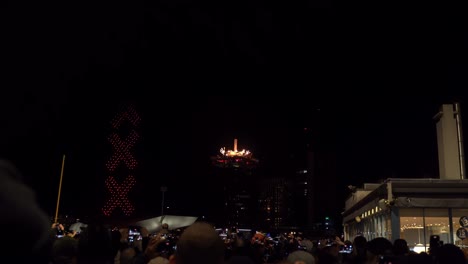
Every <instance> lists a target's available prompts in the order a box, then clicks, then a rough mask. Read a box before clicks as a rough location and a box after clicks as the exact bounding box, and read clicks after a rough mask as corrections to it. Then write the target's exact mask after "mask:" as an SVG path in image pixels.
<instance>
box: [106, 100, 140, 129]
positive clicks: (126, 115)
mask: <svg viewBox="0 0 468 264" xmlns="http://www.w3.org/2000/svg"><path fill="white" fill-rule="evenodd" d="M125 120H128V121H129V122H130V123H132V124H133V126H138V124H139V123H140V121H141V118H140V116H139V115H138V113H137V111H136V110H135V108H134V107H133V106H131V105H130V106H128V107H127V110H126V111H124V112H121V113H119V114H117V115H116V116H115V117H114V119H112V121H111V125H112V127H114V128H115V129H118V128H119V127H120V125H121V124H122V123H123V122H124V121H125Z"/></svg>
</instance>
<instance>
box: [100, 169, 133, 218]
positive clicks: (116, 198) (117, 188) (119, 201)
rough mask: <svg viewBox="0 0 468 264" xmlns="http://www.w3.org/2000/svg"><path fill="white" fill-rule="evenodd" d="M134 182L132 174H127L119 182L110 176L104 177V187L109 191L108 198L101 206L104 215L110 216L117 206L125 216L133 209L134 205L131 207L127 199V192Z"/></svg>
mask: <svg viewBox="0 0 468 264" xmlns="http://www.w3.org/2000/svg"><path fill="white" fill-rule="evenodd" d="M135 182H136V181H135V178H134V177H133V176H132V175H129V176H128V177H127V178H126V179H125V180H124V181H123V183H121V184H119V183H118V182H117V181H116V180H115V178H114V177H112V176H109V177H108V178H107V179H106V187H107V190H108V191H109V193H110V198H109V200H108V201H107V202H106V204H105V205H104V207H103V208H102V212H103V214H104V215H106V216H110V215H111V214H112V212H113V211H114V210H115V208H118V207H120V208H121V209H122V211H123V213H124V214H125V215H127V216H128V215H130V214H131V213H132V212H133V211H134V210H135V207H133V205H132V204H131V203H130V200H129V199H128V192H129V191H130V189H131V188H132V187H133V186H134V185H135Z"/></svg>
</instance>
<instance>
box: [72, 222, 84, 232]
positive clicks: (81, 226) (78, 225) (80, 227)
mask: <svg viewBox="0 0 468 264" xmlns="http://www.w3.org/2000/svg"><path fill="white" fill-rule="evenodd" d="M86 227H88V225H87V224H84V223H81V222H76V223H74V224H72V225H71V226H70V228H68V230H70V231H75V232H77V233H79V232H81V231H82V230H83V229H85V228H86Z"/></svg>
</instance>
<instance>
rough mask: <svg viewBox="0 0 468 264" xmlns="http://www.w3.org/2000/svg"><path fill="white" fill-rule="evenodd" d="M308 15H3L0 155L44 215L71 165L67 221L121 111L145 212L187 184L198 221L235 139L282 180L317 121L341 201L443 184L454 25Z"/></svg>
mask: <svg viewBox="0 0 468 264" xmlns="http://www.w3.org/2000/svg"><path fill="white" fill-rule="evenodd" d="M311 3H312V2H305V1H304V2H298V3H297V4H288V5H287V6H286V8H285V7H279V6H273V5H270V4H266V3H260V2H255V4H251V6H250V8H248V9H243V8H241V7H242V5H241V3H237V4H232V6H229V4H226V6H222V7H219V9H216V10H215V8H214V7H213V6H210V5H208V3H201V2H195V1H192V2H190V1H187V2H183V3H182V2H180V3H179V4H178V5H172V4H168V3H164V2H162V1H161V2H158V4H159V5H158V8H156V9H153V10H146V11H144V12H136V11H128V10H127V11H126V12H114V13H112V14H104V13H98V12H85V13H79V14H78V13H73V14H68V13H61V14H55V13H41V14H39V13H32V12H31V13H23V12H10V14H9V16H7V19H8V21H9V22H10V23H11V24H12V26H11V27H10V28H9V31H8V32H7V33H6V34H7V37H6V38H5V39H7V43H6V44H7V50H8V51H9V52H8V54H7V56H6V59H5V60H4V61H3V62H4V63H5V64H6V66H7V67H6V68H7V70H6V71H5V72H4V74H5V76H6V82H5V83H8V85H2V96H1V104H0V105H1V106H0V107H1V108H0V110H1V112H0V118H1V121H2V124H4V125H2V130H1V132H0V133H1V134H0V135H1V138H2V139H3V140H2V141H1V142H0V143H1V144H2V155H3V156H4V157H8V158H10V159H12V160H13V161H14V162H15V163H16V164H17V166H18V167H19V168H20V169H21V170H22V172H23V173H24V176H25V179H26V181H27V182H28V183H29V184H31V185H32V186H33V187H34V188H35V190H36V191H37V193H38V197H39V200H40V202H41V204H42V206H43V207H44V208H46V209H47V210H48V211H49V212H52V211H53V210H54V206H55V203H54V199H55V195H56V194H55V193H56V188H57V181H58V176H59V169H60V161H61V154H62V153H67V155H68V159H69V161H68V162H69V163H67V169H66V180H65V181H66V182H65V183H64V184H65V185H64V187H66V189H64V205H63V207H64V208H66V209H64V210H69V211H72V210H74V209H76V208H77V207H78V202H77V199H73V198H72V197H74V196H78V197H84V196H85V195H83V193H88V192H98V191H99V188H98V186H97V185H96V184H95V182H97V181H98V179H99V177H101V174H102V171H101V170H102V164H103V160H104V159H105V157H104V155H103V154H102V152H105V151H106V148H108V146H106V143H107V142H106V140H105V137H106V135H107V133H108V128H107V127H106V126H107V124H108V123H107V122H108V120H110V118H112V116H113V115H114V113H115V112H116V111H117V110H118V109H119V107H121V105H122V104H123V103H125V102H129V101H130V102H133V103H135V105H136V106H137V108H138V109H139V110H140V113H141V115H142V118H143V123H142V130H141V133H142V135H143V138H144V141H143V143H142V144H141V146H140V147H139V148H138V151H139V155H140V156H139V158H140V159H141V161H142V169H141V170H140V171H139V175H140V176H139V177H143V178H144V179H145V180H144V182H147V183H151V184H153V185H154V190H155V191H154V193H151V194H148V196H147V197H146V198H145V200H146V199H147V201H148V202H147V203H148V204H149V205H147V207H148V208H149V207H151V204H154V205H155V206H154V207H155V208H157V209H154V210H155V211H154V214H157V213H158V212H159V211H158V210H159V191H158V189H159V186H160V184H163V183H164V184H168V185H169V186H170V190H171V192H172V195H173V196H175V195H176V194H175V193H176V191H174V189H176V187H174V185H176V184H180V182H185V184H182V186H180V187H177V190H178V192H180V193H183V194H185V195H187V196H189V195H190V196H192V195H193V194H198V195H197V196H200V198H196V199H190V202H188V203H187V204H184V205H183V206H182V205H180V204H179V205H180V206H181V207H184V209H187V210H188V211H189V212H190V213H200V212H201V211H203V210H202V209H201V207H200V206H199V204H200V203H202V202H207V201H209V199H210V197H209V196H208V195H206V193H207V192H208V190H209V188H211V187H209V186H212V185H210V184H212V183H211V182H210V181H209V180H208V179H209V177H208V176H207V174H209V173H210V170H209V156H210V155H213V154H215V153H216V152H217V151H218V149H219V148H220V147H221V146H223V145H229V146H230V145H231V144H232V138H233V137H238V138H239V139H240V144H241V146H243V145H244V144H245V146H246V147H248V148H249V149H251V150H252V151H253V152H254V154H256V156H257V157H258V158H260V159H261V160H262V162H263V164H264V165H263V167H264V172H263V173H264V174H269V175H270V174H271V175H275V174H281V173H283V172H284V171H285V170H286V168H282V167H281V166H279V167H278V164H279V162H281V161H284V160H287V159H288V158H289V157H290V152H291V151H290V149H291V148H292V145H293V144H295V138H294V135H295V133H297V131H300V130H301V129H303V127H313V126H317V122H316V120H315V119H314V118H311V116H312V115H313V113H316V112H317V109H320V116H321V119H322V122H321V123H320V131H321V133H322V135H323V136H322V137H321V140H323V141H324V142H326V144H325V145H326V148H327V151H329V152H330V153H333V156H334V157H336V170H337V177H338V179H339V180H338V181H339V183H338V184H337V192H339V193H340V194H339V196H338V197H337V198H336V199H337V200H338V201H340V202H343V199H344V197H345V196H346V188H345V186H346V185H348V184H354V185H360V184H362V183H363V182H365V181H377V180H379V179H383V178H388V177H436V176H437V173H438V168H437V149H436V137H435V124H434V123H433V121H432V116H433V115H434V114H435V113H436V111H437V110H438V107H439V105H440V104H441V103H443V102H449V101H451V100H454V99H458V100H460V101H462V103H463V102H464V103H466V102H468V101H467V100H466V97H465V94H464V92H463V89H464V88H465V89H466V86H467V83H468V80H467V76H466V70H467V69H468V68H467V67H466V66H464V65H466V58H467V56H466V55H467V52H466V50H467V49H466V48H467V40H468V37H467V32H466V31H462V30H461V28H462V26H461V25H463V24H464V23H463V21H462V19H459V18H458V16H457V15H452V16H442V15H430V14H415V13H405V14H403V13H393V14H369V13H364V12H354V13H352V14H351V13H346V12H344V11H342V10H340V9H335V8H324V9H316V8H312V7H314V5H313V4H311ZM316 3H317V4H319V3H318V2H316ZM327 3H329V2H322V4H327ZM337 4H339V3H335V2H334V3H333V5H334V6H335V5H337ZM293 5H294V6H293ZM220 10H224V11H220ZM237 11H239V12H237ZM416 91H418V92H416ZM467 105H468V104H467ZM465 108H467V107H465ZM466 116H468V114H465V119H466ZM467 123H468V120H467V121H465V124H467ZM316 129H317V130H318V128H316ZM465 130H466V129H465ZM465 134H466V133H465ZM146 188H148V187H146ZM171 192H169V193H168V195H169V199H171V197H170V195H171ZM200 193H202V194H203V195H199V194H200ZM172 199H175V198H174V197H172ZM80 201H81V200H80ZM82 201H84V202H92V201H89V199H88V200H86V199H83V200H82ZM76 210H78V209H76ZM190 210H192V211H190ZM340 210H341V207H340V208H337V210H336V211H340ZM151 213H152V212H150V213H148V214H151ZM201 213H203V212H201Z"/></svg>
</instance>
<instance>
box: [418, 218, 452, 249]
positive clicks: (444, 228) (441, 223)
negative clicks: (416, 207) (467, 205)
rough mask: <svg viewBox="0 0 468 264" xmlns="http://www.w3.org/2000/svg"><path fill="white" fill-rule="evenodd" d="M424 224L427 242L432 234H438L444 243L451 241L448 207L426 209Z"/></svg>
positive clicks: (427, 242)
mask: <svg viewBox="0 0 468 264" xmlns="http://www.w3.org/2000/svg"><path fill="white" fill-rule="evenodd" d="M424 224H425V227H426V228H425V232H426V244H429V241H430V237H431V236H432V235H438V236H439V237H440V240H441V241H443V242H444V243H451V241H450V221H449V217H448V209H424Z"/></svg>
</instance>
